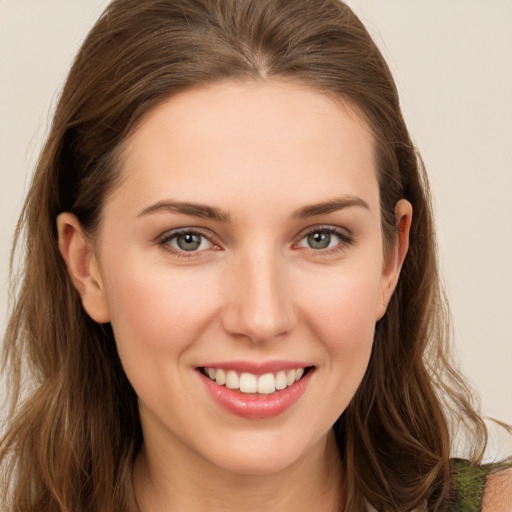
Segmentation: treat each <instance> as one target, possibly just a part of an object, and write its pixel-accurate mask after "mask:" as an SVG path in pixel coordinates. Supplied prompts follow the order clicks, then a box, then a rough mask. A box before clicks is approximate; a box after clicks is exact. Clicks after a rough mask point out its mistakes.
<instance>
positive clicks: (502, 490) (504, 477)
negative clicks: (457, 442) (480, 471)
mask: <svg viewBox="0 0 512 512" xmlns="http://www.w3.org/2000/svg"><path fill="white" fill-rule="evenodd" d="M482 512H512V467H509V468H507V469H503V470H501V471H497V472H495V473H491V474H490V475H489V476H488V477H487V482H486V485H485V491H484V497H483V500H482Z"/></svg>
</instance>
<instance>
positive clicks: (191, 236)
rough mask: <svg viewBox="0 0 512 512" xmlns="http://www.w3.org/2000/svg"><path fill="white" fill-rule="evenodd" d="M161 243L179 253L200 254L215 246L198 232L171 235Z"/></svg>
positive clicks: (181, 232) (182, 232)
mask: <svg viewBox="0 0 512 512" xmlns="http://www.w3.org/2000/svg"><path fill="white" fill-rule="evenodd" d="M159 243H160V245H162V246H164V247H165V248H166V249H168V250H171V251H172V252H177V253H193V252H200V251H204V250H206V249H211V248H213V247H214V244H213V243H212V242H210V240H208V238H206V236H205V235H203V234H202V233H199V232H197V231H178V232H174V233H169V234H167V235H166V236H164V237H163V238H162V239H161V240H160V242H159Z"/></svg>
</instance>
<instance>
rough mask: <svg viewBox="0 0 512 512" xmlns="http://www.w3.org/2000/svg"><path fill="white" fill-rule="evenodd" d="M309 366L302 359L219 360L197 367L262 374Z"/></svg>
mask: <svg viewBox="0 0 512 512" xmlns="http://www.w3.org/2000/svg"><path fill="white" fill-rule="evenodd" d="M309 366H313V365H312V364H311V363H307V362H303V361H283V360H281V361H266V362H257V361H219V362H212V363H206V364H204V365H201V366H199V368H215V369H222V370H235V371H237V372H240V373H243V372H247V373H252V374H254V375H263V374H265V373H272V372H278V371H279V370H293V369H297V368H307V367H309Z"/></svg>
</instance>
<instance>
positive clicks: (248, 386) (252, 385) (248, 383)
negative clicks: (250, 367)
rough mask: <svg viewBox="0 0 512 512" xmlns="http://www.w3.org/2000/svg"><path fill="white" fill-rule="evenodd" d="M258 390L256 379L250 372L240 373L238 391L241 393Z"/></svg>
mask: <svg viewBox="0 0 512 512" xmlns="http://www.w3.org/2000/svg"><path fill="white" fill-rule="evenodd" d="M257 390H258V379H257V378H256V375H253V374H252V373H242V375H240V391H241V392H242V393H256V391H257Z"/></svg>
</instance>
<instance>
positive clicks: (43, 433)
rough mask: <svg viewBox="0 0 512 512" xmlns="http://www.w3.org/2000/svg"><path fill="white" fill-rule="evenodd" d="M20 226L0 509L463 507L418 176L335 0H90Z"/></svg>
mask: <svg viewBox="0 0 512 512" xmlns="http://www.w3.org/2000/svg"><path fill="white" fill-rule="evenodd" d="M21 229H25V230H26V235H25V236H26V244H27V245H26V254H27V256H26V261H25V269H24V273H23V278H22V281H21V283H20V290H19V295H18V298H17V302H16V304H15V308H14V311H13V315H12V317H11V322H10V324H9V329H8V332H7V338H6V345H5V346H6V348H5V351H6V352H5V355H6V359H7V361H8V362H9V365H10V367H11V371H12V376H13V377H12V380H13V386H14V387H13V389H14V399H13V413H14V411H15V409H14V408H16V414H15V415H14V416H13V419H12V421H11V424H10V426H9V428H8V430H7V433H6V436H5V439H4V440H3V442H2V451H1V452H0V453H1V455H0V457H1V460H2V466H3V467H5V468H6V473H7V478H6V480H5V481H6V482H7V483H6V486H5V487H6V489H5V492H6V500H7V499H9V500H10V501H8V502H7V503H8V507H9V508H10V509H14V510H23V511H29V510H34V511H35V510H37V511H57V510H58V511H82V510H84V511H85V510H105V511H107V510H108V511H111V510H116V511H117V510H119V511H126V510H140V511H141V512H144V511H147V510H151V511H159V510H162V511H172V510H206V509H208V510H217V509H219V510H220V509H222V510H235V509H236V510H239V509H244V510H262V509H263V507H266V508H268V509H270V510H275V511H278V510H290V509H297V510H312V509H319V510H326V511H327V510H346V511H358V510H367V509H369V508H370V507H373V508H375V509H377V510H379V511H397V510H403V511H406V510H412V509H415V508H417V509H420V510H421V509H422V508H427V509H428V510H470V508H469V507H473V509H475V510H476V509H477V508H478V507H479V506H480V502H481V500H482V493H483V488H484V484H485V479H486V476H487V474H488V473H489V472H490V471H491V469H492V470H493V471H494V469H497V468H487V467H479V466H478V462H479V460H480V457H481V454H482V450H483V447H484V445H485V427H484V426H483V423H482V421H481V419H480V418H479V416H478V415H477V414H476V413H475V411H474V410H473V408H472V406H471V403H470V399H469V396H468V392H467V390H466V388H465V385H464V382H463V381H462V379H461V378H460V377H459V375H458V374H457V372H456V371H455V370H454V369H453V367H452V366H451V365H450V362H449V361H448V359H447V356H446V354H447V335H446V323H447V321H446V312H445V311H446V310H445V305H444V302H443V298H442V294H441V291H440V288H439V281H438V274H437V267H436V255H435V240H434V234H433V229H432V219H431V210H430V203H429V195H428V188H427V185H426V178H425V176H424V174H423V169H422V166H421V162H420V160H419V157H418V155H417V152H416V150H415V148H414V146H413V144H412V142H411V140H410V138H409V135H408V133H407V129H406V127H405V125H404V122H403V119H402V116H401V113H400V108H399V105H398V98H397V93H396V88H395V86H394V83H393V80H392V78H391V75H390V73H389V70H388V68H387V66H386V64H385V62H384V61H383V59H382V57H381V55H380V53H379V52H378V50H377V49H376V47H375V45H374V43H373V42H372V41H371V39H370V37H369V36H368V34H367V32H366V30H365V29H364V27H363V26H362V25H361V23H360V22H359V20H358V19H357V18H356V17H355V15H354V14H353V13H352V12H351V11H350V9H349V8H348V7H347V6H346V5H344V4H342V3H339V2H337V1H335V0H332V1H328V0H324V1H318V2H317V1H311V0H293V1H290V0H286V1H284V0H263V1H262V0H259V1H255V0H223V1H221V2H218V1H213V0H194V1H192V0H190V1H184V0H181V1H179V2H177V1H172V0H144V1H141V0H117V1H114V2H113V3H112V4H111V5H110V6H109V8H108V9H107V10H106V12H105V13H104V15H103V16H102V17H101V19H100V20H99V21H98V23H97V24H96V26H95V27H94V28H93V30H92V31H91V33H90V34H89V36H88V38H87V40H86V41H85V43H84V45H83V47H82V49H81V51H80V52H79V54H78V56H77V59H76V61H75V63H74V65H73V68H72V70H71V72H70V75H69V77H68V80H67V83H66V85H65V87H64V90H63V93H62V97H61V99H60V101H59V104H58V107H57V110H56V113H55V117H54V122H53V126H52V130H51V133H50V135H49V137H48V141H47V143H46V146H45V148H44V149H43V152H42V155H41V159H40V162H39V165H38V168H37V171H36V174H35V177H34V181H33V184H32V187H31V190H30V192H29V196H28V198H27V202H26V205H25V208H24V211H23V215H22V220H21V224H20V232H21ZM24 361H27V362H29V365H28V366H29V370H31V371H32V374H33V378H34V382H35V384H34V387H33V388H32V389H31V391H30V392H29V393H28V395H27V396H26V397H24V399H23V400H21V398H20V396H19V393H18V390H19V389H20V385H21V380H20V378H21V369H22V365H24V364H25V363H24ZM448 411H453V412H454V414H453V415H452V414H451V413H449V412H448ZM455 412H456V413H455ZM452 416H455V419H456V420H459V421H460V422H462V424H463V425H465V426H466V429H467V432H468V436H470V437H471V439H472V453H471V454H470V455H469V458H470V459H471V463H469V462H461V461H453V460H450V448H451V444H452V435H451V430H450V426H451V425H452V421H453V420H454V418H452ZM8 486H10V488H8ZM510 487H511V484H510V478H509V477H508V476H507V475H506V474H505V473H498V472H496V473H495V474H493V475H491V476H489V477H488V478H487V486H486V493H485V498H484V502H483V510H506V506H507V503H510V501H507V500H509V499H510V497H509V498H507V492H508V493H510ZM9 492H10V495H9V497H7V495H8V494H9ZM499 507H501V509H500V508H499ZM504 507H505V508H504Z"/></svg>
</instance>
